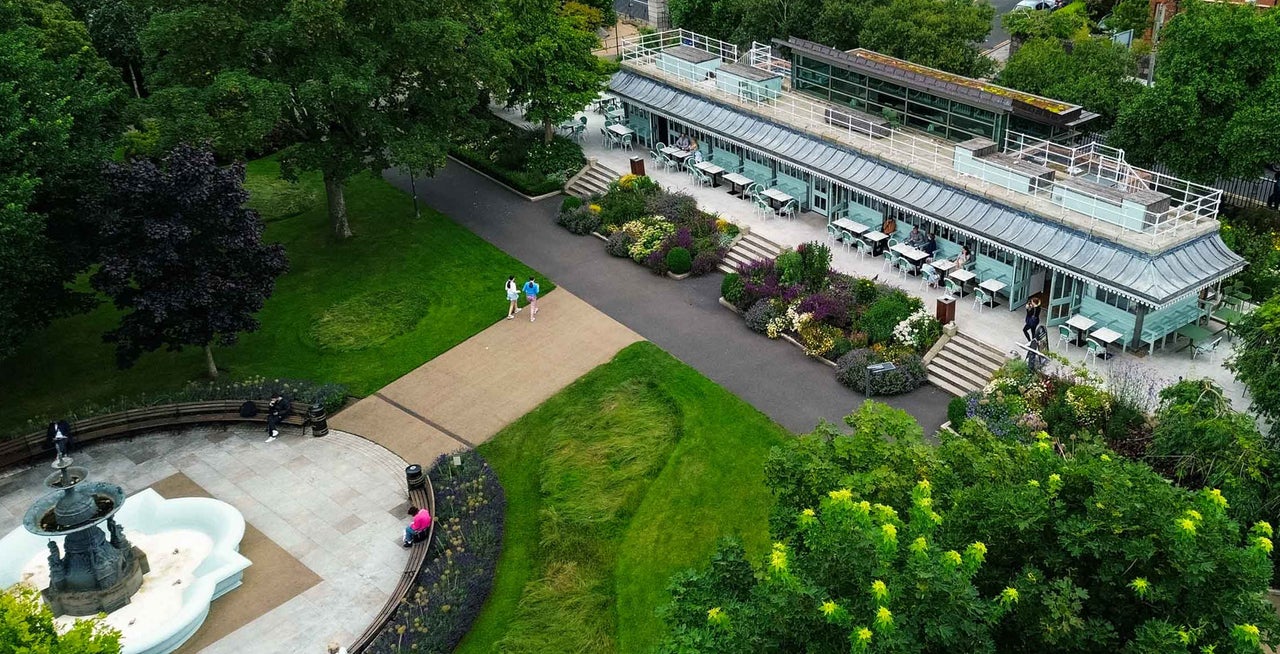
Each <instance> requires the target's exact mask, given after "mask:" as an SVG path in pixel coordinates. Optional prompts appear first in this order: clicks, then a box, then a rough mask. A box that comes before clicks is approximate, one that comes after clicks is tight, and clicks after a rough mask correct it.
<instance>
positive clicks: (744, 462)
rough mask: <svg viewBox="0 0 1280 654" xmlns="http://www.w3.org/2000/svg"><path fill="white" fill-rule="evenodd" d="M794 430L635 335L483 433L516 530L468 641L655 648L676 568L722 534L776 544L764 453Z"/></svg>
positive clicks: (482, 647) (761, 545) (528, 647)
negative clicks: (660, 612)
mask: <svg viewBox="0 0 1280 654" xmlns="http://www.w3.org/2000/svg"><path fill="white" fill-rule="evenodd" d="M785 437H786V432H785V431H784V430H783V429H782V428H781V427H779V426H778V425H776V424H774V423H773V422H772V421H770V420H769V419H768V418H767V417H765V416H764V415H763V414H761V413H759V412H758V411H756V410H755V409H754V408H753V407H751V406H750V405H748V404H747V403H745V402H743V401H742V400H741V399H739V398H738V397H736V396H734V395H733V394H731V393H729V392H728V391H726V390H724V389H723V388H721V387H720V386H718V385H716V384H715V383H714V382H712V381H711V380H709V379H707V378H705V377H703V376H702V375H700V374H698V373H697V372H696V371H695V370H693V369H692V368H689V367H688V366H686V365H684V364H682V363H680V362H679V361H677V360H676V359H674V358H673V357H671V356H670V355H668V354H666V353H665V352H663V351H662V350H660V349H658V348H657V347H656V346H654V345H652V344H650V343H637V344H635V345H631V346H629V347H627V348H625V349H624V350H622V351H621V352H620V353H618V355H617V356H616V357H615V358H614V359H613V360H612V361H610V362H609V363H607V364H604V365H602V366H600V367H598V368H596V369H595V370H593V371H591V372H590V373H588V374H587V375H585V376H583V377H582V378H581V379H579V380H578V381H577V382H575V383H574V384H572V385H571V386H569V387H568V388H566V389H564V390H563V391H561V392H560V393H559V394H557V395H555V396H554V397H552V398H551V399H549V400H547V401H546V402H545V403H544V404H543V405H542V406H540V407H538V408H537V409H536V410H534V411H533V412H531V413H529V414H528V415H526V416H524V417H523V418H521V419H520V420H519V421H517V422H516V423H514V424H512V425H510V426H509V427H507V428H506V429H504V430H503V431H502V432H500V433H499V434H498V435H497V436H495V437H494V438H493V439H492V440H490V441H489V442H488V443H486V444H484V445H482V446H481V448H480V451H481V453H482V454H483V455H484V456H485V458H486V459H487V460H488V461H489V463H490V465H491V466H492V467H493V468H494V470H495V471H497V473H498V478H499V479H500V480H501V482H502V485H503V488H504V489H505V491H506V493H507V522H506V532H505V537H504V541H503V551H502V557H501V558H500V559H499V562H498V575H497V580H496V583H495V585H494V589H493V592H492V594H491V595H490V597H489V601H488V603H486V605H485V608H484V610H483V611H482V612H481V614H480V617H479V619H478V620H477V621H476V623H475V625H474V626H473V628H472V631H471V633H470V634H468V636H467V638H466V640H464V641H463V642H462V644H461V645H460V646H459V648H458V650H456V651H457V652H459V653H460V654H480V653H488V652H494V651H500V652H510V653H514V652H533V651H540V652H570V651H591V652H600V653H608V652H649V651H652V650H653V648H654V646H655V645H657V644H658V642H659V641H660V640H661V638H662V634H663V625H662V623H661V621H660V620H659V619H658V617H657V614H656V610H657V609H658V608H659V607H660V606H662V605H663V604H664V603H666V601H667V593H666V586H667V582H668V580H669V579H670V577H671V575H672V574H674V573H675V572H677V571H679V570H682V569H685V568H688V567H691V566H696V565H701V564H702V563H703V562H705V560H706V557H707V556H709V555H710V554H711V552H712V551H713V549H714V546H715V542H716V540H717V539H719V538H720V537H721V536H726V535H732V534H736V535H738V536H739V537H741V538H742V539H743V540H744V541H745V542H746V544H747V546H748V548H749V549H750V550H751V551H752V552H753V553H756V554H760V553H763V552H764V550H765V549H766V547H767V544H768V510H769V506H770V497H769V492H768V490H767V489H766V488H765V486H764V476H763V469H764V459H765V457H766V455H767V454H768V452H769V450H770V449H771V448H772V447H774V446H775V445H779V444H781V443H782V442H783V440H784V438H785Z"/></svg>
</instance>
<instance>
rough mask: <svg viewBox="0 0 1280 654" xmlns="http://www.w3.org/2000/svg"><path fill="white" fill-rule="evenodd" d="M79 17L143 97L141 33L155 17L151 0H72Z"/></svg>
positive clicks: (103, 52)
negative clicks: (153, 16) (152, 16)
mask: <svg viewBox="0 0 1280 654" xmlns="http://www.w3.org/2000/svg"><path fill="white" fill-rule="evenodd" d="M67 6H68V7H70V8H71V11H72V13H74V14H75V16H76V18H78V19H79V20H81V21H83V22H84V24H85V27H87V28H88V30H89V38H90V39H92V40H93V46H94V48H95V49H97V51H98V52H99V53H100V54H101V55H102V56H103V57H105V58H106V59H107V61H109V62H111V65H113V66H115V67H116V68H118V69H119V70H120V73H121V75H122V77H123V79H124V80H125V81H126V82H128V83H129V85H130V86H131V87H132V88H133V93H134V95H135V96H136V97H139V98H140V97H142V94H143V89H144V88H145V84H144V83H143V80H142V47H141V46H140V45H139V43H138V34H139V33H140V32H141V31H142V28H143V27H146V25H147V21H149V20H151V13H152V10H153V9H154V6H153V4H152V3H151V0H68V2H67Z"/></svg>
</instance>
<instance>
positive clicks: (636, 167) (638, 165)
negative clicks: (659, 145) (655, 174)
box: [631, 157, 644, 177]
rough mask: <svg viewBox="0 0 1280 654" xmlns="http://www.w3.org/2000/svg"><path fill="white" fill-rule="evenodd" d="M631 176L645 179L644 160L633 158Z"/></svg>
mask: <svg viewBox="0 0 1280 654" xmlns="http://www.w3.org/2000/svg"><path fill="white" fill-rule="evenodd" d="M631 174H632V175H638V176H640V177H644V159H642V158H640V157H631Z"/></svg>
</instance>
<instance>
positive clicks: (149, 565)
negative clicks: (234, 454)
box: [0, 423, 250, 654]
mask: <svg viewBox="0 0 1280 654" xmlns="http://www.w3.org/2000/svg"><path fill="white" fill-rule="evenodd" d="M48 435H49V442H50V444H51V445H52V446H53V449H54V452H55V459H54V462H53V469H54V472H53V473H52V474H50V475H48V476H47V477H46V478H45V480H44V485H45V486H47V487H48V488H49V489H50V492H49V493H47V494H45V495H43V496H41V497H40V498H38V499H37V500H36V501H35V502H34V503H33V504H32V505H31V508H30V509H29V510H28V511H27V513H26V515H25V516H24V518H23V524H22V526H21V527H17V528H15V529H14V530H13V531H11V532H9V534H8V535H6V536H5V537H4V538H2V539H0V588H5V587H7V586H9V585H10V584H13V583H27V584H30V585H32V586H35V587H36V588H43V590H42V592H41V594H42V596H43V597H44V600H45V602H46V603H47V604H48V605H49V608H50V609H51V610H52V611H53V613H54V615H55V616H59V617H58V618H57V624H58V625H59V628H66V627H69V626H70V625H71V623H72V622H74V616H87V615H97V614H100V613H105V614H106V618H105V622H106V624H107V626H109V627H112V628H114V629H117V630H119V631H120V633H121V645H122V646H123V652H124V654H168V653H170V652H173V651H174V650H176V649H178V648H179V647H180V646H181V645H182V643H183V642H185V641H186V640H187V639H189V638H191V636H192V635H193V634H195V632H196V630H197V629H199V628H200V625H201V624H203V623H204V621H205V618H206V617H208V615H209V607H210V604H211V603H212V602H213V601H214V600H216V599H217V598H219V597H221V596H222V595H224V594H226V593H228V592H230V591H232V590H234V589H235V588H237V587H239V586H240V584H241V579H242V575H243V572H244V570H245V568H247V567H249V565H250V562H249V559H247V558H245V557H244V556H243V555H241V554H240V551H239V550H240V541H241V539H243V538H244V531H245V522H244V516H243V515H242V514H241V513H240V512H239V511H238V510H236V508H235V507H233V506H231V505H230V504H227V503H226V502H222V501H220V500H216V499H213V498H208V497H181V498H174V499H165V498H164V497H161V496H160V494H159V493H157V492H156V491H155V490H154V489H150V488H147V489H144V490H142V491H141V492H139V493H137V494H135V495H133V496H131V497H130V498H129V502H128V506H126V505H125V495H124V490H123V489H122V488H120V487H119V486H117V485H115V484H110V483H107V482H102V481H86V479H87V478H88V476H89V471H88V470H87V469H85V468H83V467H80V466H74V465H72V460H71V457H70V456H69V455H68V452H69V451H70V445H71V438H70V436H69V429H67V427H66V424H65V423H55V424H53V425H50V427H49V434H48ZM126 524H127V525H128V526H129V531H128V533H126V527H125V525H126ZM103 527H105V530H104V529H103ZM135 543H136V544H135ZM59 544H61V547H59ZM46 550H47V553H46Z"/></svg>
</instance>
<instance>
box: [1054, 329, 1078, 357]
mask: <svg viewBox="0 0 1280 654" xmlns="http://www.w3.org/2000/svg"><path fill="white" fill-rule="evenodd" d="M1075 338H1076V335H1075V332H1073V331H1071V328H1070V327H1068V326H1066V325H1058V349H1059V350H1062V351H1064V352H1065V351H1066V349H1067V346H1068V345H1070V344H1071V341H1073V340H1075Z"/></svg>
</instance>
